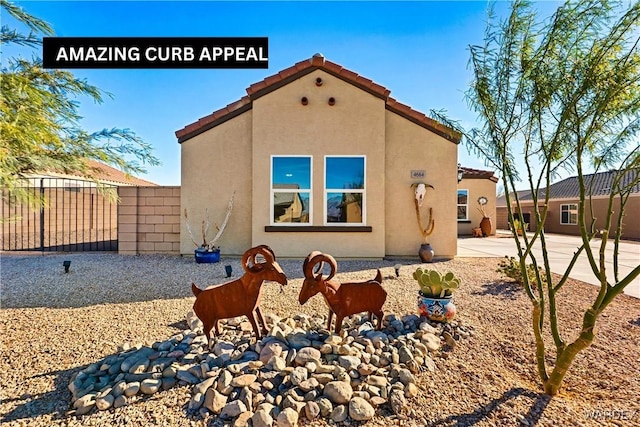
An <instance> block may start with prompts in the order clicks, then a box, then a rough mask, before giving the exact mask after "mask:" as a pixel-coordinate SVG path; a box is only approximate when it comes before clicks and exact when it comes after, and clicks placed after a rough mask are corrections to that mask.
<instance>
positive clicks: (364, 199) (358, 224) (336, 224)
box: [322, 154, 367, 227]
mask: <svg viewBox="0 0 640 427" xmlns="http://www.w3.org/2000/svg"><path fill="white" fill-rule="evenodd" d="M332 158H333V159H336V158H338V159H345V158H358V159H362V166H363V173H364V176H363V183H362V187H363V188H354V189H345V188H339V189H336V188H331V189H329V188H327V159H332ZM323 172H324V182H323V192H322V204H323V210H322V223H323V225H324V226H325V227H361V226H366V225H367V156H366V154H327V155H325V156H324V171H323ZM346 190H349V191H346ZM329 193H360V194H362V206H361V208H362V222H329V221H327V208H328V206H327V200H328V194H329Z"/></svg>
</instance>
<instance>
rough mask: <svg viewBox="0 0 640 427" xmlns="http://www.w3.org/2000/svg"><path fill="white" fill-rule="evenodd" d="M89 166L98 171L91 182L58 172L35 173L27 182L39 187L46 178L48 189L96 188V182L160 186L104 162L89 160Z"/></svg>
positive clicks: (127, 185) (117, 184) (71, 174)
mask: <svg viewBox="0 0 640 427" xmlns="http://www.w3.org/2000/svg"><path fill="white" fill-rule="evenodd" d="M87 164H88V165H89V167H91V168H95V169H97V170H98V171H97V172H96V173H95V175H94V177H93V179H92V180H89V179H88V178H87V177H85V176H82V175H81V174H79V173H78V174H73V173H70V174H63V173H58V172H42V173H35V174H32V175H30V176H29V178H27V180H28V181H29V182H30V184H31V185H36V186H39V185H40V182H39V180H40V179H41V178H45V181H44V182H43V185H44V186H46V187H70V186H71V187H95V186H96V183H95V182H94V181H97V182H99V183H101V184H105V185H114V186H117V187H121V186H126V187H129V186H132V187H154V186H157V185H158V184H155V183H153V182H151V181H147V180H144V179H142V178H137V177H135V176H132V175H127V174H125V173H124V172H122V171H121V170H118V169H116V168H114V167H111V166H109V165H106V164H104V163H102V162H98V161H97V160H87Z"/></svg>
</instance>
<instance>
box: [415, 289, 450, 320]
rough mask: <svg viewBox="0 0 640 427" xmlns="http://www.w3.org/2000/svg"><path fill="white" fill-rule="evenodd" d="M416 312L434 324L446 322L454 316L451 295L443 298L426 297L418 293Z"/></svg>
mask: <svg viewBox="0 0 640 427" xmlns="http://www.w3.org/2000/svg"><path fill="white" fill-rule="evenodd" d="M418 312H419V314H420V315H421V316H425V317H427V318H428V319H429V320H434V321H436V322H448V321H450V320H451V319H453V318H454V317H455V315H456V306H455V305H454V304H453V295H451V296H448V297H444V298H431V297H426V296H424V295H423V294H422V292H419V293H418Z"/></svg>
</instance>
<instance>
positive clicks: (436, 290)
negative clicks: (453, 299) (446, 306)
mask: <svg viewBox="0 0 640 427" xmlns="http://www.w3.org/2000/svg"><path fill="white" fill-rule="evenodd" d="M413 278H414V279H416V280H417V281H418V285H420V290H421V291H422V294H423V295H424V296H426V297H431V298H444V297H448V296H451V294H452V293H453V291H454V290H456V289H458V288H459V287H460V279H458V278H457V277H455V275H454V274H453V273H452V272H448V273H446V274H444V275H442V274H440V273H438V272H437V271H435V270H425V269H422V268H421V267H418V268H417V269H416V271H415V272H414V273H413Z"/></svg>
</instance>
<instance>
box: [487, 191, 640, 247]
mask: <svg viewBox="0 0 640 427" xmlns="http://www.w3.org/2000/svg"><path fill="white" fill-rule="evenodd" d="M608 200H609V199H608V198H607V197H594V199H593V201H592V203H593V217H594V218H596V222H595V228H596V229H601V228H603V227H604V221H605V219H606V216H607V213H608V211H609V201H608ZM570 203H576V204H577V203H578V200H576V199H566V200H551V201H549V211H548V213H547V219H546V221H545V226H544V229H545V231H546V232H547V233H558V234H568V235H579V234H580V229H579V227H578V226H577V225H569V224H561V223H560V217H561V213H560V212H561V211H560V210H561V205H564V204H570ZM522 206H523V209H522V210H523V212H525V213H529V214H530V215H531V218H534V211H533V204H532V203H531V202H528V203H522ZM613 212H614V214H613V216H612V226H611V228H610V229H611V230H614V229H615V224H616V221H617V219H618V215H619V212H620V201H619V199H616V200H615V201H614V205H613ZM636 212H640V195H634V196H631V197H630V198H629V201H628V202H627V205H626V207H625V216H624V218H623V233H622V238H623V239H633V240H640V217H639V216H638V215H637V214H636ZM498 215H500V217H501V218H506V217H507V208H506V207H500V208H498ZM586 215H587V221H588V222H589V221H590V218H591V209H590V207H589V206H587V207H586ZM498 226H499V227H501V228H502V227H504V228H508V225H507V223H506V219H505V220H504V221H501V222H500V223H499V224H498ZM534 228H535V226H534V225H531V226H530V227H529V229H530V230H532V231H533V230H534ZM610 237H613V236H610Z"/></svg>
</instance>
